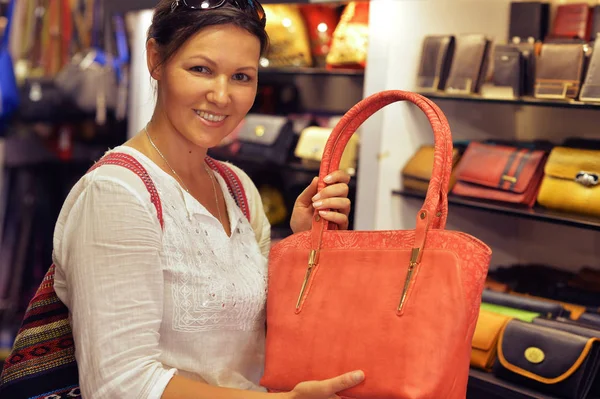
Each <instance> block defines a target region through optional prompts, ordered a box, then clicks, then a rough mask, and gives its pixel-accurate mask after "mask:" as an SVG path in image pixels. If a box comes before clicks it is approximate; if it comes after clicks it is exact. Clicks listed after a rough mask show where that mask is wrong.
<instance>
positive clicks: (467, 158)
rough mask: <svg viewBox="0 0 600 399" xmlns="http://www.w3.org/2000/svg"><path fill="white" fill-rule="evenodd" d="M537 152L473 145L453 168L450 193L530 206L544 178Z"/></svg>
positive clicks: (543, 156) (543, 158)
mask: <svg viewBox="0 0 600 399" xmlns="http://www.w3.org/2000/svg"><path fill="white" fill-rule="evenodd" d="M546 158H547V154H546V152H544V151H541V150H531V149H527V148H518V147H510V146H504V145H494V144H482V143H477V142H473V143H470V144H469V146H468V147H467V150H466V151H465V153H464V154H463V156H462V159H461V160H460V163H459V164H458V167H457V168H456V172H455V174H456V184H455V185H454V188H453V189H452V193H453V194H456V195H462V196H465V197H473V198H479V199H486V200H492V201H500V202H507V203H512V204H520V205H524V206H526V207H529V208H531V207H533V205H534V204H535V201H536V198H537V194H538V192H539V190H540V184H541V183H542V178H543V177H544V164H545V161H546Z"/></svg>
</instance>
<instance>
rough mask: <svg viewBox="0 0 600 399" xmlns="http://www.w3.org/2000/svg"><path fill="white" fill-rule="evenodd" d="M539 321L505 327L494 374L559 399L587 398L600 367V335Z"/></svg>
mask: <svg viewBox="0 0 600 399" xmlns="http://www.w3.org/2000/svg"><path fill="white" fill-rule="evenodd" d="M540 321H541V320H540ZM540 321H538V320H534V322H533V323H524V322H522V321H519V320H511V321H510V322H509V323H508V324H506V326H505V327H504V330H503V331H502V334H501V336H500V341H499V343H498V362H496V364H495V365H494V370H493V371H494V374H495V375H496V376H497V377H498V378H501V379H504V380H508V381H512V382H514V383H517V384H519V385H522V386H526V387H529V388H532V389H534V390H536V391H538V392H544V393H548V394H551V395H554V396H557V397H560V398H565V399H585V398H587V397H588V393H589V392H590V390H591V388H592V383H593V382H594V380H595V379H596V377H597V376H598V367H599V366H600V362H599V360H600V358H599V356H600V352H599V351H600V347H599V346H598V345H600V342H599V341H600V339H599V338H600V331H598V330H593V329H587V328H582V327H580V328H577V327H576V326H571V327H570V328H567V327H566V326H565V327H561V326H560V323H558V322H556V323H552V320H548V321H541V323H540ZM550 326H552V327H550ZM594 397H595V396H594Z"/></svg>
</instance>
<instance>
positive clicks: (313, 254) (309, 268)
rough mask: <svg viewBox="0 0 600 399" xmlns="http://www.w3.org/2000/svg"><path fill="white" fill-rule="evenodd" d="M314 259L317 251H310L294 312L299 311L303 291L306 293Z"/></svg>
mask: <svg viewBox="0 0 600 399" xmlns="http://www.w3.org/2000/svg"><path fill="white" fill-rule="evenodd" d="M316 258H317V251H316V250H314V249H313V250H311V251H310V255H309V256H308V268H307V269H306V274H305V275H304V282H303V283H302V288H301V289H300V295H298V302H296V310H298V309H300V302H302V297H303V296H304V291H306V286H307V285H308V280H309V279H310V275H311V274H312V271H313V268H314V266H315V263H316V262H315V259H316Z"/></svg>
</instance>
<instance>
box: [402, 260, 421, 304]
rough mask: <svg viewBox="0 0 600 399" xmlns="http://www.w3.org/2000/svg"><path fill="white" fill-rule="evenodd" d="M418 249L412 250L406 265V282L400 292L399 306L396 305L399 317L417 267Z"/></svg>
mask: <svg viewBox="0 0 600 399" xmlns="http://www.w3.org/2000/svg"><path fill="white" fill-rule="evenodd" d="M419 251H420V249H419V248H413V250H412V254H411V257H410V263H409V264H408V272H407V273H406V281H405V282H404V289H403V290H402V297H401V298H400V304H399V305H398V313H399V314H400V315H401V314H402V311H403V310H404V306H405V305H406V300H407V299H408V289H409V288H410V283H411V282H412V277H413V273H414V271H415V269H416V267H417V265H418V262H417V260H418V259H419Z"/></svg>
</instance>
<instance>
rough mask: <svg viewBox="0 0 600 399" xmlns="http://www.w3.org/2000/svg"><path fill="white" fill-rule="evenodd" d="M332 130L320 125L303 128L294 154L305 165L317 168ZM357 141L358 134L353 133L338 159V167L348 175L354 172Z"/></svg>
mask: <svg viewBox="0 0 600 399" xmlns="http://www.w3.org/2000/svg"><path fill="white" fill-rule="evenodd" d="M332 131H333V128H329V127H320V126H309V127H307V128H305V129H303V130H302V132H301V133H300V139H299V140H298V144H297V145H296V149H295V150H294V155H296V156H297V157H298V158H300V159H302V163H303V164H304V165H306V166H307V167H313V168H315V169H319V165H320V163H321V158H322V157H323V150H324V149H325V144H327V139H328V138H329V135H330V134H331V132H332ZM358 141H359V139H358V135H357V134H356V133H355V134H353V135H352V137H351V138H350V141H349V142H348V144H347V145H346V149H345V150H344V153H343V155H342V159H341V161H340V169H341V170H344V171H346V172H348V174H350V175H353V174H354V173H355V172H356V157H357V150H358Z"/></svg>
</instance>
